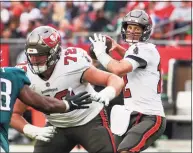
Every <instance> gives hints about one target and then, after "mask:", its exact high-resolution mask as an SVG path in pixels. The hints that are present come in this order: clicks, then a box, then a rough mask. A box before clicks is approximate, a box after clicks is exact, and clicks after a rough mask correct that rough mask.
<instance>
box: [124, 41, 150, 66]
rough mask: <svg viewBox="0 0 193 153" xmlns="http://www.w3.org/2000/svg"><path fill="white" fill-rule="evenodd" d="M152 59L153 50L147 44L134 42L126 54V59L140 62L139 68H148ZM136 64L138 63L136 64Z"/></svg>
mask: <svg viewBox="0 0 193 153" xmlns="http://www.w3.org/2000/svg"><path fill="white" fill-rule="evenodd" d="M150 59H151V50H150V49H149V48H148V47H147V46H146V45H139V44H134V45H132V46H131V47H130V48H129V49H128V51H127V52H126V54H125V57H124V60H126V61H128V62H130V63H131V64H132V63H136V62H137V63H139V64H138V68H146V66H147V65H148V63H149V62H150ZM135 65H136V64H135Z"/></svg>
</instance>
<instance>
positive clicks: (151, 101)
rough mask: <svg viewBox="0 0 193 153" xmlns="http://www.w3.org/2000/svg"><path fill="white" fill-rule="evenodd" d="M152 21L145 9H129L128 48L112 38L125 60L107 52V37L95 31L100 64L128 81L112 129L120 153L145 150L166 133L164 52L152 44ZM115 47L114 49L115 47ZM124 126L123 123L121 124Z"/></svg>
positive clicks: (124, 28)
mask: <svg viewBox="0 0 193 153" xmlns="http://www.w3.org/2000/svg"><path fill="white" fill-rule="evenodd" d="M151 31H152V21H151V18H150V17H149V15H148V14H146V12H145V11H143V10H133V11H131V12H129V13H128V14H127V15H126V16H125V17H124V18H123V21H122V30H121V34H122V38H123V39H124V40H125V41H126V42H127V43H129V44H130V47H129V49H127V50H126V49H124V48H123V47H121V46H120V45H118V44H117V43H116V42H115V41H114V40H113V39H112V38H110V37H109V39H111V41H112V43H113V47H112V49H115V50H116V51H117V52H118V53H119V54H120V55H121V56H122V57H123V59H122V60H120V61H117V60H115V59H113V58H112V57H110V56H109V55H108V54H106V52H105V48H106V46H105V40H106V39H105V36H102V35H101V34H99V35H96V34H94V40H93V39H92V38H91V37H90V38H89V39H90V41H91V42H92V44H93V45H94V49H93V50H94V52H95V55H96V56H97V58H98V60H99V61H100V63H101V64H102V65H103V66H104V67H105V68H106V69H107V70H109V71H110V72H112V73H114V74H117V75H119V76H122V77H123V78H124V81H125V89H124V106H118V105H117V106H114V107H113V109H112V111H111V130H112V132H113V133H114V134H115V135H116V137H115V138H116V142H117V145H118V152H121V153H131V152H135V153H136V152H141V151H143V150H144V149H146V148H148V147H149V146H150V145H151V144H152V143H153V142H154V141H155V140H157V139H158V138H159V137H160V136H161V135H162V134H163V132H164V130H165V127H166V119H165V114H164V109H163V106H162V101H161V95H160V93H161V84H160V83H161V75H160V55H159V52H158V50H157V49H156V46H155V45H154V44H152V43H149V42H148V41H147V40H148V39H149V37H150V35H151ZM112 49H111V50H112ZM120 125H121V126H120Z"/></svg>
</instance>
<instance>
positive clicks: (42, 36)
mask: <svg viewBox="0 0 193 153" xmlns="http://www.w3.org/2000/svg"><path fill="white" fill-rule="evenodd" d="M26 56H27V60H28V63H26V64H24V65H20V66H22V68H24V69H25V70H26V72H27V75H28V77H29V79H30V81H31V88H32V89H33V90H34V91H36V92H38V93H40V94H42V95H45V96H50V97H55V98H57V99H60V100H62V99H65V96H66V94H67V93H68V89H69V88H70V92H71V94H78V93H80V92H82V91H87V92H88V93H90V94H91V97H92V98H93V99H94V100H95V101H93V102H92V103H91V104H88V105H89V108H88V109H78V110H73V111H70V112H67V113H60V114H46V118H47V125H52V126H54V127H57V128H56V131H57V133H56V134H55V135H54V136H53V138H52V139H51V140H50V142H43V141H37V143H36V144H35V149H34V152H55V150H57V152H59V153H63V152H70V151H71V150H72V149H73V148H74V146H75V145H77V144H80V145H82V146H83V147H84V148H85V149H86V150H87V151H89V152H98V151H99V150H100V152H116V148H115V143H114V141H113V136H112V133H111V131H110V130H109V128H108V124H107V119H106V118H105V113H104V109H103V107H104V104H105V105H108V103H109V101H110V100H112V99H113V98H114V97H115V96H117V95H118V94H119V93H120V91H121V90H122V88H123V86H124V83H123V81H122V79H121V78H119V77H118V76H116V75H114V74H111V73H107V72H104V71H101V70H98V69H96V68H95V67H94V66H92V60H91V58H90V57H89V56H88V55H87V53H86V51H84V50H83V49H81V48H75V47H69V48H66V49H62V48H61V46H60V36H59V33H58V31H56V30H55V29H53V28H51V27H48V26H41V27H38V28H36V29H34V30H33V31H32V32H31V34H30V35H29V37H28V39H27V43H26ZM115 82H116V83H115ZM90 83H92V84H98V85H103V86H106V88H105V89H104V90H102V91H101V92H99V93H97V92H95V91H94V89H93V88H92V86H91V84H90ZM25 107H26V106H24V105H23V104H21V102H19V101H17V102H16V105H15V107H14V111H13V117H12V121H11V125H12V126H13V127H14V128H16V129H18V130H19V131H21V132H23V133H24V134H26V135H28V136H30V137H32V138H35V139H36V136H37V135H43V134H42V133H44V135H45V136H46V134H45V133H46V132H45V131H44V130H42V132H41V131H37V130H36V129H37V127H35V126H33V125H30V124H28V123H27V122H26V121H24V120H23V118H22V116H21V115H20V114H22V113H23V112H24V111H25V109H24V108H25ZM18 111H19V113H18ZM42 129H44V128H42ZM34 135H35V137H34ZM91 136H92V137H91ZM101 138H102V139H101ZM100 139H101V140H100ZM101 141H104V142H102V143H101Z"/></svg>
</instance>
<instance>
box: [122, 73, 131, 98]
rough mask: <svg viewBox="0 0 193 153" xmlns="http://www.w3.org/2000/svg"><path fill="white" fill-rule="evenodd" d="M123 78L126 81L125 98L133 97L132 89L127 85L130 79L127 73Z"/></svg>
mask: <svg viewBox="0 0 193 153" xmlns="http://www.w3.org/2000/svg"><path fill="white" fill-rule="evenodd" d="M123 80H124V83H125V88H124V90H123V95H124V98H131V91H130V89H129V88H126V85H127V83H128V79H127V75H125V76H124V77H123Z"/></svg>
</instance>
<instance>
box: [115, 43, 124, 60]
mask: <svg viewBox="0 0 193 153" xmlns="http://www.w3.org/2000/svg"><path fill="white" fill-rule="evenodd" d="M115 50H116V51H117V52H118V53H119V55H120V56H121V57H122V58H123V57H124V55H125V52H126V51H127V50H126V49H125V48H123V47H122V46H121V45H119V44H118V45H117V47H116V48H115Z"/></svg>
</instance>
